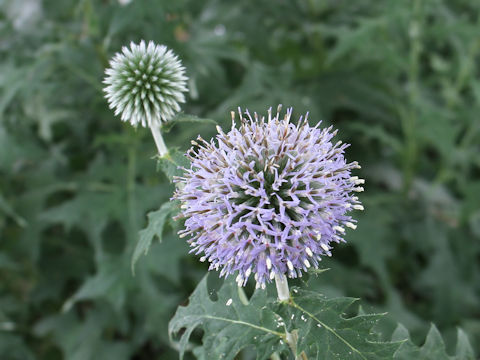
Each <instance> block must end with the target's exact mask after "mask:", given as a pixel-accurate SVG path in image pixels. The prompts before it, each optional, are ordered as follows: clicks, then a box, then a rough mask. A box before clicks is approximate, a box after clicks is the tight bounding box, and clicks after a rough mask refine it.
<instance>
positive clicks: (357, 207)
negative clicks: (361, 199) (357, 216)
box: [352, 204, 364, 210]
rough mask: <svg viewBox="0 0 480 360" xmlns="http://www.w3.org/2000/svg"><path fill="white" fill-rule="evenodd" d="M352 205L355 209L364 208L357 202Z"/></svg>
mask: <svg viewBox="0 0 480 360" xmlns="http://www.w3.org/2000/svg"><path fill="white" fill-rule="evenodd" d="M352 207H353V208H354V209H355V210H364V208H363V205H359V204H356V205H353V206H352Z"/></svg>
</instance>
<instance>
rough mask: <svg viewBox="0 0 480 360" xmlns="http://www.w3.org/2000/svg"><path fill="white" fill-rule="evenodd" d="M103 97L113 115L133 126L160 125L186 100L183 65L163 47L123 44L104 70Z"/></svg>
mask: <svg viewBox="0 0 480 360" xmlns="http://www.w3.org/2000/svg"><path fill="white" fill-rule="evenodd" d="M105 73H106V75H107V76H106V78H105V80H104V83H105V84H106V85H107V86H106V87H105V89H104V91H105V93H106V98H107V100H108V102H109V106H110V108H111V109H114V110H115V115H120V116H121V119H122V120H123V121H130V123H131V124H132V125H133V126H137V125H138V124H141V125H142V126H147V125H148V126H152V125H160V124H161V123H162V122H165V121H168V120H170V119H171V118H172V117H173V116H174V115H175V114H176V113H177V112H178V111H180V105H179V103H183V102H185V96H184V94H183V93H184V92H185V91H187V88H186V80H187V77H186V76H185V68H184V67H183V66H182V64H181V62H180V60H179V59H178V58H177V56H176V55H174V54H173V52H172V51H171V50H168V49H167V47H166V46H163V45H155V44H154V43H153V42H152V41H150V42H149V43H148V45H146V44H145V42H144V41H143V40H142V41H141V42H140V44H139V45H136V44H134V43H131V44H130V48H127V47H126V46H124V47H123V48H122V53H117V54H116V55H115V56H114V58H113V59H112V60H111V61H110V68H109V69H107V70H106V71H105Z"/></svg>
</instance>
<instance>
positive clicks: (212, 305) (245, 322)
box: [168, 275, 287, 360]
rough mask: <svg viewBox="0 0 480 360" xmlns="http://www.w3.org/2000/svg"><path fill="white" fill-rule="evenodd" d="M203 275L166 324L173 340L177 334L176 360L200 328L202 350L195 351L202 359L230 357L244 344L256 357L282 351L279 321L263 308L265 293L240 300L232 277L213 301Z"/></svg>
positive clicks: (263, 356) (259, 291) (182, 354)
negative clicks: (244, 300)
mask: <svg viewBox="0 0 480 360" xmlns="http://www.w3.org/2000/svg"><path fill="white" fill-rule="evenodd" d="M207 278H208V275H206V276H205V277H204V278H203V280H202V281H201V282H200V284H199V285H198V286H197V288H196V289H195V291H194V292H193V294H192V295H191V296H190V298H189V302H188V305H187V306H185V307H179V308H178V310H177V312H176V314H175V316H174V317H173V319H172V320H171V321H170V324H169V327H168V328H169V334H170V337H171V338H172V339H173V338H174V337H175V336H176V335H179V334H180V341H179V343H178V349H179V351H180V359H183V356H184V354H185V351H186V350H187V349H189V348H190V345H189V339H190V337H191V335H192V332H193V331H194V330H195V329H196V328H197V327H201V328H202V329H203V331H204V334H203V338H202V342H203V346H202V349H200V350H199V349H197V350H196V351H197V352H200V353H201V354H202V357H203V358H205V359H210V360H215V359H223V360H228V359H234V358H235V356H236V355H237V354H238V353H239V352H240V350H242V349H243V348H245V347H247V346H251V345H254V346H255V348H256V350H257V359H267V358H268V357H269V356H270V355H271V354H272V353H273V352H275V351H276V352H280V351H286V350H287V346H286V344H285V342H284V340H282V339H283V338H284V336H285V334H284V333H283V332H282V325H281V324H282V323H281V322H280V321H279V318H278V316H276V315H275V314H274V313H273V312H272V311H271V310H270V309H268V308H267V306H266V305H267V302H268V299H267V292H266V291H263V290H257V291H256V292H255V293H254V294H253V296H252V297H251V299H250V301H249V303H248V304H245V303H244V302H242V300H241V299H240V296H239V289H238V286H237V284H236V283H235V281H234V280H233V279H231V278H230V279H227V280H225V282H224V284H223V286H222V287H221V288H220V290H219V291H218V292H217V300H216V301H212V300H211V299H210V295H211V294H210V293H209V290H208V286H207Z"/></svg>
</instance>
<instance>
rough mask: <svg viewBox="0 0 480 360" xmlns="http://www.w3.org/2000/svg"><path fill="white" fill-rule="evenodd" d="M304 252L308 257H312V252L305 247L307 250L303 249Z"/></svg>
mask: <svg viewBox="0 0 480 360" xmlns="http://www.w3.org/2000/svg"><path fill="white" fill-rule="evenodd" d="M305 252H306V253H307V255H308V256H310V257H312V256H313V253H312V250H311V249H310V248H309V247H308V246H307V248H306V249H305Z"/></svg>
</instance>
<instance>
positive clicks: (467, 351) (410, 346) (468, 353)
mask: <svg viewBox="0 0 480 360" xmlns="http://www.w3.org/2000/svg"><path fill="white" fill-rule="evenodd" d="M392 340H394V341H401V340H403V341H404V343H403V344H402V346H400V348H399V349H398V350H397V352H396V353H395V356H394V359H398V360H411V359H419V360H474V359H475V357H474V354H473V350H472V347H471V346H470V342H469V341H468V338H467V336H466V334H465V333H464V332H463V331H462V330H460V329H459V330H458V333H457V350H456V355H455V356H449V355H448V354H447V352H446V350H445V344H444V342H443V339H442V336H441V335H440V333H439V331H438V329H437V328H436V326H435V325H433V324H432V325H431V327H430V331H429V332H428V335H427V338H426V340H425V344H424V345H423V346H422V347H418V346H416V345H415V344H414V343H413V342H412V341H411V340H410V335H409V333H408V330H407V329H406V328H405V327H404V326H403V325H398V326H397V329H396V330H395V331H394V333H393V335H392Z"/></svg>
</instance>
